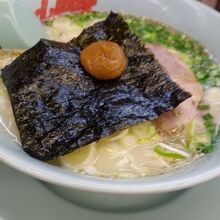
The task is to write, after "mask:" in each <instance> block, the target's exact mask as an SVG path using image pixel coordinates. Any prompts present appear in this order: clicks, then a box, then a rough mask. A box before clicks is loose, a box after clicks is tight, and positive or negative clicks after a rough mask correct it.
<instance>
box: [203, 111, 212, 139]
mask: <svg viewBox="0 0 220 220" xmlns="http://www.w3.org/2000/svg"><path fill="white" fill-rule="evenodd" d="M202 118H203V120H204V125H205V128H206V130H207V132H209V133H210V134H211V135H213V133H214V132H215V124H214V123H213V117H212V115H211V114H210V113H207V114H205V115H203V116H202Z"/></svg>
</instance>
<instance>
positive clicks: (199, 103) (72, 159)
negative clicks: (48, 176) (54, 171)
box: [0, 12, 220, 178]
mask: <svg viewBox="0 0 220 220" xmlns="http://www.w3.org/2000/svg"><path fill="white" fill-rule="evenodd" d="M106 16H107V14H105V13H94V12H91V13H85V14H66V15H61V16H58V17H55V18H52V19H49V20H46V21H45V22H44V27H45V30H46V33H47V36H48V39H51V40H55V41H60V42H68V41H70V40H72V39H73V38H76V37H77V36H78V35H79V34H80V33H81V32H82V31H83V29H85V28H87V27H89V26H92V25H93V24H95V23H96V22H99V21H102V20H104V19H105V18H106ZM123 17H124V19H125V21H126V22H127V24H128V25H129V28H130V30H131V31H132V32H134V33H135V34H136V35H137V36H138V37H139V38H140V39H141V40H142V42H144V43H145V47H146V48H148V49H149V50H150V51H152V53H153V54H154V56H155V58H156V59H157V60H158V61H159V63H160V64H161V65H162V66H163V68H164V69H165V70H166V73H167V74H168V75H169V77H170V78H171V79H172V80H173V81H174V82H175V83H176V84H178V85H179V86H180V87H181V88H182V89H184V90H185V91H187V92H189V93H190V94H191V97H189V98H188V99H186V100H185V101H183V102H182V103H181V104H179V105H178V106H177V107H176V108H174V109H173V110H171V111H167V112H165V113H163V114H161V115H160V116H159V117H157V118H156V119H154V120H147V121H145V122H142V123H137V124H135V125H132V126H127V127H126V128H125V129H122V130H121V129H119V130H118V131H116V132H114V133H113V134H111V135H110V136H106V137H104V138H101V139H100V140H97V141H95V142H92V143H90V144H88V145H86V146H83V147H80V148H79V149H77V150H74V151H72V152H70V153H67V154H65V155H63V156H59V157H58V158H56V159H54V160H50V161H49V163H52V164H55V165H57V166H60V167H63V168H66V169H69V170H72V171H74V172H78V173H81V174H87V175H93V176H97V177H105V178H136V177H144V176H151V175H158V174H161V173H164V172H168V171H169V172H170V171H171V170H173V169H176V168H179V167H182V166H184V165H186V164H189V163H191V162H192V161H194V160H196V159H198V158H200V157H203V156H204V155H205V154H207V153H211V152H213V151H214V150H215V146H216V142H217V141H218V137H219V134H220V128H219V124H220V68H219V66H218V65H217V64H216V62H215V61H214V60H213V58H212V57H211V56H210V55H209V53H208V51H207V50H206V49H205V48H203V47H202V46H201V45H200V44H199V43H198V42H197V41H195V40H193V39H191V38H190V37H188V36H187V35H185V34H183V33H179V32H177V31H175V30H174V29H172V28H170V27H167V26H165V25H163V24H161V23H158V22H155V21H152V20H148V19H145V18H137V17H133V16H127V15H126V16H123ZM105 43H106V42H104V43H103V42H102V43H101V44H104V46H103V45H100V43H99V44H97V45H93V46H91V47H93V48H92V49H93V52H94V54H95V51H96V50H97V51H98V50H99V49H100V48H102V47H105ZM110 46H111V47H114V50H115V53H121V52H122V51H121V50H120V48H117V45H110ZM97 48H98V49H97ZM100 50H101V49H100ZM97 51H96V53H99V52H97ZM20 53H21V52H19V51H3V50H1V51H0V67H1V68H3V67H4V66H5V65H7V64H9V63H11V62H12V60H14V59H15V58H16V57H17V56H18V55H19V54H20ZM88 54H89V52H88V51H85V54H84V56H83V57H82V56H81V57H80V59H84V60H83V61H84V62H85V65H84V67H85V68H86V67H87V68H88V69H89V66H86V62H87V61H88V59H89V58H88V56H89V55H88ZM121 59H122V61H120V62H121V63H120V64H121V72H120V71H119V72H117V73H116V74H118V75H120V74H121V73H122V72H123V70H124V68H125V65H126V62H127V61H126V59H124V55H123V54H121ZM123 59H124V60H123ZM81 62H82V60H81ZM93 62H95V61H93ZM118 62H119V61H118ZM123 62H124V63H123ZM82 63H83V62H82ZM98 64H99V63H98ZM93 65H95V64H94V63H93ZM114 65H115V64H114ZM100 68H103V67H100ZM90 69H91V68H90ZM86 70H87V69H86ZM88 71H89V70H88ZM91 71H92V70H91ZM89 72H90V71H89ZM91 74H92V73H91ZM97 74H99V72H97V71H96V72H94V76H95V77H96V76H97V77H100V75H99V76H98V75H97ZM101 77H103V75H101ZM113 77H114V76H113ZM0 105H1V108H0V115H1V117H0V120H1V126H2V128H1V129H5V130H6V131H7V132H9V133H10V134H11V135H12V137H13V138H14V139H15V140H16V141H17V142H18V143H19V144H20V137H19V132H18V129H17V127H16V123H15V120H14V116H13V111H12V107H11V102H10V99H9V96H8V93H7V89H6V87H5V86H4V83H3V80H2V79H1V78H0Z"/></svg>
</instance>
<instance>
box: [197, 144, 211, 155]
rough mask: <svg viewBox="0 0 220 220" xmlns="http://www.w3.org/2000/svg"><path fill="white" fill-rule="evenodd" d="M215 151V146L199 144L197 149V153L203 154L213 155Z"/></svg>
mask: <svg viewBox="0 0 220 220" xmlns="http://www.w3.org/2000/svg"><path fill="white" fill-rule="evenodd" d="M214 149H215V148H214V146H213V145H212V144H207V145H205V144H201V143H199V144H198V147H197V151H200V152H202V153H204V154H208V153H211V152H213V151H214Z"/></svg>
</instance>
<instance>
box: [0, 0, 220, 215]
mask: <svg viewBox="0 0 220 220" xmlns="http://www.w3.org/2000/svg"><path fill="white" fill-rule="evenodd" d="M45 2H46V3H47V4H46V6H47V7H48V10H46V8H45V7H46V6H45V5H44V7H43V4H42V8H40V9H38V7H41V4H40V1H27V4H29V6H30V9H32V10H33V11H35V12H36V14H37V15H38V16H40V17H41V18H42V19H45V18H46V16H47V15H48V13H49V14H51V15H52V16H54V15H59V14H60V13H63V12H68V11H71V12H73V11H76V12H79V11H88V10H96V11H110V10H113V11H115V12H121V11H123V12H126V13H128V14H131V15H137V16H144V17H147V18H152V19H155V20H158V21H161V22H163V23H165V24H168V25H170V26H172V27H174V28H176V29H177V30H180V31H182V32H184V33H187V34H189V35H190V36H192V37H193V38H195V39H197V40H198V41H200V42H201V43H202V44H203V45H204V46H205V47H206V48H207V49H208V50H209V51H210V52H211V54H213V56H214V57H215V58H216V60H217V61H218V60H220V50H219V38H220V29H219V28H218V26H219V24H220V15H219V14H218V13H217V12H215V11H214V10H212V9H210V8H208V7H206V6H204V5H202V4H200V3H198V2H195V1H191V0H182V1H175V0H169V1H168V0H160V1H158V0H142V1H140V0H139V1H136V0H130V1H129V3H128V1H126V0H121V1H117V0H112V1H108V0H98V2H96V1H92V0H91V1H86V4H85V1H84V3H82V2H83V1H79V2H78V4H79V7H75V8H69V10H66V11H64V10H63V8H65V7H61V6H60V7H58V6H59V4H64V3H65V2H67V1H63V3H62V2H61V1H57V2H56V3H55V1H49V2H48V1H44V3H45ZM32 3H33V4H32ZM49 8H50V10H49ZM3 31H4V30H3ZM219 158H220V145H219V144H217V147H216V150H215V151H214V152H213V153H211V154H208V155H206V156H205V157H203V158H200V159H198V160H196V161H194V162H192V163H191V164H189V165H186V166H184V167H182V168H180V169H176V170H174V171H173V172H169V173H166V174H162V175H157V176H152V177H145V178H135V179H114V180H113V179H104V178H99V177H92V176H87V175H81V174H78V173H74V172H70V171H68V170H65V169H62V168H59V167H56V166H53V165H50V164H48V163H44V162H41V161H38V160H36V159H33V158H31V157H30V156H29V155H27V154H26V153H25V152H24V151H23V150H22V149H21V148H20V146H19V145H18V144H17V143H16V142H14V141H13V140H12V138H11V136H10V135H9V134H7V133H6V132H5V131H4V130H1V131H0V160H1V161H2V162H4V163H6V164H8V165H9V166H11V167H13V168H15V169H17V170H20V171H21V172H24V173H26V174H28V175H30V176H32V177H34V178H36V179H39V180H41V181H42V182H43V183H44V184H46V186H47V187H49V188H50V189H51V190H53V191H54V192H56V193H57V194H58V195H60V196H62V197H64V198H65V199H68V200H69V201H71V202H74V203H76V204H79V205H83V206H85V207H89V208H94V209H99V210H108V211H133V210H138V209H142V208H145V207H153V206H156V205H158V204H161V203H163V202H165V201H168V200H169V199H173V198H175V197H176V196H178V195H179V194H180V192H181V190H184V189H187V188H190V187H192V186H195V185H198V184H200V183H203V182H205V181H208V180H210V179H212V178H214V177H217V176H218V175H220V160H219Z"/></svg>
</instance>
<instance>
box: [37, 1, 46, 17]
mask: <svg viewBox="0 0 220 220" xmlns="http://www.w3.org/2000/svg"><path fill="white" fill-rule="evenodd" d="M47 6H48V0H42V1H41V7H40V8H39V9H37V10H36V11H35V14H36V15H37V16H38V17H39V18H40V19H41V20H43V19H46V17H47Z"/></svg>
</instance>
